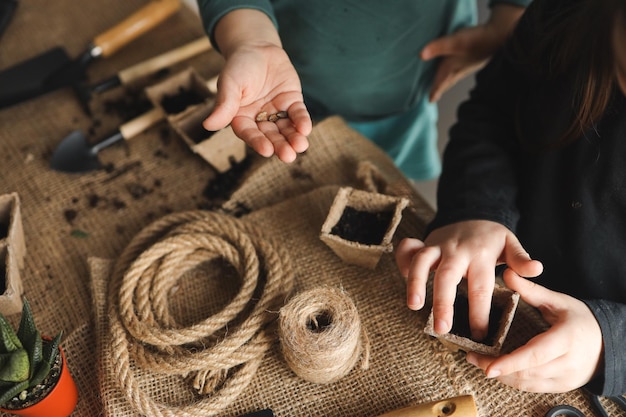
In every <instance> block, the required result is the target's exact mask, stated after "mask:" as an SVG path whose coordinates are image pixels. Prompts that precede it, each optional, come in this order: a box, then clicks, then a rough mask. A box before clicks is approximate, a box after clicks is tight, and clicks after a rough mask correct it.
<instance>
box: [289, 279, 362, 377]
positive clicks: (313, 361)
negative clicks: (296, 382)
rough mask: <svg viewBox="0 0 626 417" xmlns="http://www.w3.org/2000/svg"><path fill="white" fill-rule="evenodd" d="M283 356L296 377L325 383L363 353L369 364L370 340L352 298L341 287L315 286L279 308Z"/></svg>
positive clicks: (346, 369)
mask: <svg viewBox="0 0 626 417" xmlns="http://www.w3.org/2000/svg"><path fill="white" fill-rule="evenodd" d="M278 332H279V338H280V345H281V350H282V354H283V358H284V359H285V361H286V362H287V365H288V366H289V368H291V370H292V371H293V372H294V373H295V374H296V375H298V376H299V377H301V378H303V379H305V380H307V381H309V382H314V383H318V384H328V383H331V382H334V381H337V380H339V379H340V378H342V377H344V376H345V375H347V374H348V373H349V372H350V371H351V370H352V369H353V368H354V366H355V365H356V364H357V361H358V360H359V357H361V354H362V356H363V357H362V363H361V367H362V368H363V369H367V368H368V367H369V351H370V347H369V340H368V338H367V334H366V332H365V328H364V327H363V326H362V325H361V321H360V319H359V314H358V311H357V309H356V306H355V305H354V303H353V302H352V299H350V297H349V296H348V295H347V294H346V293H345V292H344V291H343V290H341V289H338V288H332V287H322V288H314V289H311V290H308V291H304V292H302V293H300V294H298V295H296V296H295V297H293V298H292V299H291V300H290V301H289V302H288V303H287V304H286V305H285V306H283V307H282V308H281V309H280V314H279V328H278Z"/></svg>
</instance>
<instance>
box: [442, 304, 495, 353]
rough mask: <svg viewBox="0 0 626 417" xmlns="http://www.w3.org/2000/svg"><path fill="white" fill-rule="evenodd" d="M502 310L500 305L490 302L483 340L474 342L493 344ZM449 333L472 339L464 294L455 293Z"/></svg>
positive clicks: (467, 305)
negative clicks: (452, 318)
mask: <svg viewBox="0 0 626 417" xmlns="http://www.w3.org/2000/svg"><path fill="white" fill-rule="evenodd" d="M503 314H504V310H503V309H502V307H501V306H498V305H496V304H493V303H492V304H491V310H490V311H489V328H488V329H487V336H486V337H485V338H484V339H483V340H475V341H476V342H480V343H483V344H485V345H487V346H493V345H494V343H495V341H496V340H495V338H496V335H497V334H498V330H499V329H500V322H501V321H502V315H503ZM450 333H451V334H454V335H457V336H459V337H464V338H467V339H472V333H471V330H470V325H469V301H468V299H467V297H466V296H464V295H461V294H457V297H456V301H455V302H454V321H453V323H452V330H450Z"/></svg>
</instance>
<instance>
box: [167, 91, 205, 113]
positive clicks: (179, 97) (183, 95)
mask: <svg viewBox="0 0 626 417" xmlns="http://www.w3.org/2000/svg"><path fill="white" fill-rule="evenodd" d="M203 102H204V97H203V96H202V95H200V94H199V93H198V92H197V91H194V90H191V89H190V90H187V89H185V88H184V87H182V86H181V87H178V93H176V94H174V95H164V96H163V98H162V99H161V107H163V110H165V112H166V113H167V114H178V113H181V112H182V111H184V110H185V109H186V108H187V107H189V106H192V105H194V104H200V103H203Z"/></svg>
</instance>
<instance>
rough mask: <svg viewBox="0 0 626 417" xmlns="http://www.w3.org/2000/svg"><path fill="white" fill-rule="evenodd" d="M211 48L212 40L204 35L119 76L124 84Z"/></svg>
mask: <svg viewBox="0 0 626 417" xmlns="http://www.w3.org/2000/svg"><path fill="white" fill-rule="evenodd" d="M210 49H211V42H210V41H209V38H208V37H206V36H203V37H201V38H199V39H196V40H195V41H193V42H190V43H188V44H185V45H183V46H180V47H178V48H176V49H172V50H171V51H168V52H165V53H163V54H161V55H157V56H155V57H153V58H150V59H148V60H146V61H143V62H140V63H139V64H136V65H133V66H132V67H128V68H126V69H123V70H122V71H120V72H119V73H118V74H117V76H118V78H119V79H120V81H121V83H122V84H128V83H130V82H132V81H135V80H138V79H140V78H142V77H145V76H146V75H150V74H153V73H155V72H158V71H160V70H162V69H163V68H167V67H168V66H170V65H173V64H177V63H179V62H182V61H184V60H186V59H189V58H191V57H193V56H196V55H198V54H201V53H202V52H205V51H208V50H210Z"/></svg>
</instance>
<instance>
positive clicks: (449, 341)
mask: <svg viewBox="0 0 626 417" xmlns="http://www.w3.org/2000/svg"><path fill="white" fill-rule="evenodd" d="M519 298H520V296H519V294H518V293H516V292H514V291H512V290H510V289H508V288H506V287H503V286H501V285H498V284H496V286H495V288H494V291H493V296H492V299H491V313H490V315H489V330H488V332H487V333H488V334H487V337H486V338H485V339H484V340H482V341H476V340H473V339H472V338H471V335H470V329H469V304H468V298H467V281H466V280H463V281H462V282H461V284H459V286H458V291H457V295H456V300H455V302H454V320H453V321H454V322H453V324H452V330H451V331H450V332H449V333H446V334H437V333H435V330H434V319H433V312H432V310H431V312H430V316H429V317H428V322H427V323H426V327H425V328H424V332H425V333H427V334H429V335H431V336H434V337H436V338H438V339H439V341H440V342H441V343H443V344H444V345H445V346H446V347H447V348H448V349H450V350H451V351H455V352H456V351H458V350H463V351H465V352H477V353H482V354H485V355H490V356H498V355H499V354H500V350H501V349H502V345H504V341H505V340H506V336H507V334H508V332H509V328H510V327H511V323H512V322H513V317H514V316H515V310H516V309H517V305H518V303H519Z"/></svg>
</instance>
